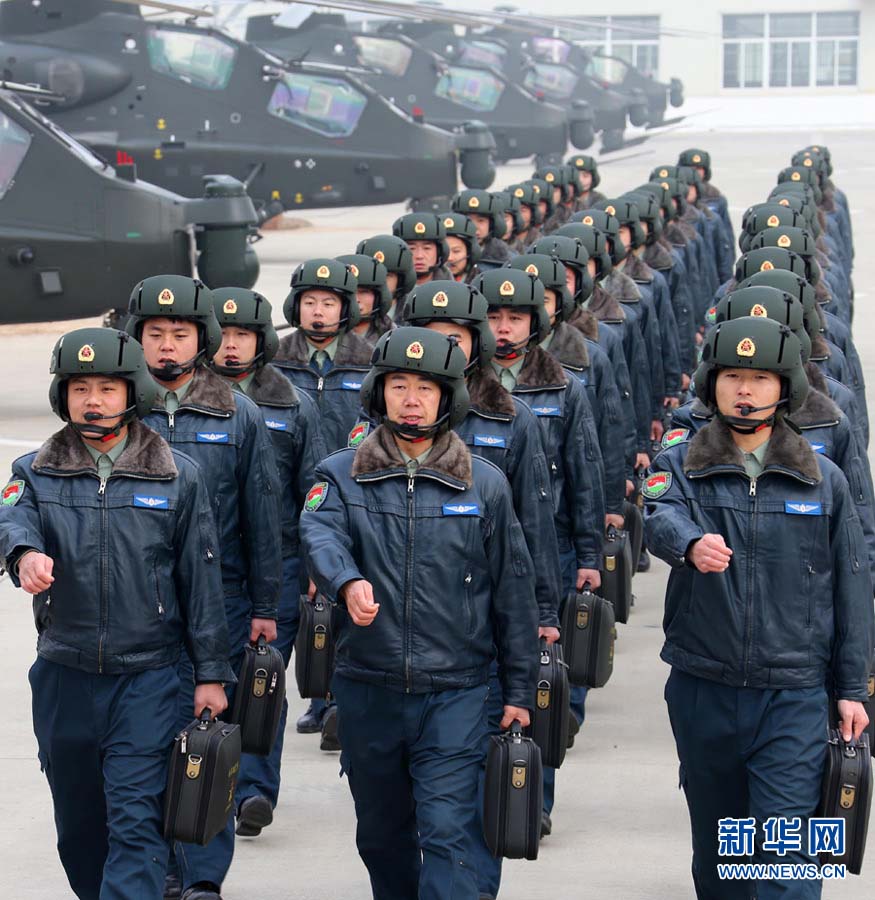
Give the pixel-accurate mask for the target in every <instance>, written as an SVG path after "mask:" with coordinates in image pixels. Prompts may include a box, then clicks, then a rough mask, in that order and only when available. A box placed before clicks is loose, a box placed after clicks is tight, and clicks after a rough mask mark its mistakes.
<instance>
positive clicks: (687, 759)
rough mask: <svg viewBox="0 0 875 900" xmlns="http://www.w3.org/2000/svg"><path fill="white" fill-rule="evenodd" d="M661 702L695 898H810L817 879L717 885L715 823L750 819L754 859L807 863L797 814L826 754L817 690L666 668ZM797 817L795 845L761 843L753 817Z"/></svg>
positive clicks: (813, 789)
mask: <svg viewBox="0 0 875 900" xmlns="http://www.w3.org/2000/svg"><path fill="white" fill-rule="evenodd" d="M665 701H666V703H667V705H668V714H669V718H670V719H671V727H672V731H673V732H674V737H675V743H676V744H677V751H678V758H679V759H680V783H681V786H682V787H683V789H684V793H685V794H686V798H687V805H688V807H689V810H690V826H691V829H692V842H693V864H692V871H693V882H694V884H695V887H696V895H697V897H698V898H699V900H736V898H737V900H748V898H749V897H751V896H756V897H757V900H777V898H781V900H817V898H819V897H820V895H821V882H819V881H759V882H757V883H756V884H752V883H750V882H744V881H721V880H719V878H718V875H717V868H716V867H717V864H718V862H720V863H724V862H728V863H733V862H747V861H749V860H746V859H743V858H741V859H739V858H732V857H726V856H719V855H718V845H719V841H718V835H717V829H718V826H717V820H718V819H721V818H746V817H749V816H752V817H754V818H755V819H756V824H757V841H756V846H755V848H754V854H753V862H754V863H766V864H768V863H796V864H805V863H811V862H815V860H814V859H813V858H812V857H810V856H809V855H808V853H807V852H805V851H806V839H807V820H808V818H809V817H810V816H811V815H813V814H814V812H815V810H816V808H817V805H818V801H819V799H820V786H821V780H822V778H823V768H824V763H825V760H826V728H827V702H828V701H827V693H826V690H825V689H824V688H799V689H796V690H759V689H755V688H735V687H729V686H728V685H724V684H719V683H717V682H714V681H707V680H706V679H704V678H696V677H694V676H692V675H688V674H686V673H684V672H681V671H679V670H677V669H672V671H671V674H670V675H669V678H668V681H667V683H666V686H665ZM773 816H777V817H779V818H780V817H784V818H788V819H792V818H795V817H797V816H798V817H799V818H800V819H801V820H802V831H801V834H802V836H803V844H802V847H803V849H802V851H794V850H789V851H788V852H787V854H786V855H785V856H778V855H777V854H776V853H772V852H766V851H764V850H763V849H762V846H761V842H762V838H763V823H764V822H765V821H766V820H767V819H769V818H771V817H773Z"/></svg>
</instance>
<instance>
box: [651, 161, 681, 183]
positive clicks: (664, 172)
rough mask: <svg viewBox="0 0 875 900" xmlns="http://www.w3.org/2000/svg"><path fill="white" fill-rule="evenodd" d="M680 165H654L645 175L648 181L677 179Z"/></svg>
mask: <svg viewBox="0 0 875 900" xmlns="http://www.w3.org/2000/svg"><path fill="white" fill-rule="evenodd" d="M680 171H681V167H680V166H672V165H664V166H655V167H654V168H653V169H651V170H650V174H649V175H648V176H647V180H648V181H667V180H668V179H670V178H672V179H677V178H679V177H680Z"/></svg>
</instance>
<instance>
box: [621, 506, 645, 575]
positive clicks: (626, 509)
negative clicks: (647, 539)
mask: <svg viewBox="0 0 875 900" xmlns="http://www.w3.org/2000/svg"><path fill="white" fill-rule="evenodd" d="M638 499H641V495H640V494H639V495H638V497H637V498H636V500H638ZM623 517H624V519H625V530H626V532H627V534H628V535H629V546H630V549H631V553H632V576H633V577H634V576H635V573H636V572H637V571H638V560H639V559H641V547H642V546H643V545H644V516H643V513H642V512H641V508H640V507H639V506H638V504H637V502H636V503H629V501H628V500H627V501H626V503H625V504H624V505H623Z"/></svg>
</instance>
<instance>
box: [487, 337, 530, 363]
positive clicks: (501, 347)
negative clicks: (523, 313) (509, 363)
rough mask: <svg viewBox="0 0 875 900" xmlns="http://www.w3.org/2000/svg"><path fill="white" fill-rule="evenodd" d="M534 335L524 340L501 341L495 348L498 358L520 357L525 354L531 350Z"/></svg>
mask: <svg viewBox="0 0 875 900" xmlns="http://www.w3.org/2000/svg"><path fill="white" fill-rule="evenodd" d="M531 339H532V336H531V335H529V336H528V337H527V338H526V339H525V340H524V341H517V342H516V343H513V342H511V341H499V343H498V346H497V347H496V348H495V356H496V359H520V358H521V357H523V356H525V355H526V353H527V352H528V350H529V341H531Z"/></svg>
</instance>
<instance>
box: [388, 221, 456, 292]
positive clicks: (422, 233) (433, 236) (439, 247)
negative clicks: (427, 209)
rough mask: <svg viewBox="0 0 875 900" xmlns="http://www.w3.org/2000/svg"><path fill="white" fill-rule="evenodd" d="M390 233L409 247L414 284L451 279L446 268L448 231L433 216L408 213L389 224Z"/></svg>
mask: <svg viewBox="0 0 875 900" xmlns="http://www.w3.org/2000/svg"><path fill="white" fill-rule="evenodd" d="M392 234H394V235H395V237H399V238H401V240H402V241H404V242H405V243H406V244H407V246H408V247H409V248H410V253H411V255H412V256H413V269H414V271H415V272H416V283H417V284H424V283H425V282H426V281H445V280H447V279H449V278H452V275H451V273H450V270H449V269H448V268H447V266H446V262H447V259H448V258H449V256H450V248H449V247H448V246H447V230H446V228H444V223H443V221H442V220H441V218H440V217H439V216H437V215H436V214H435V213H408V214H407V215H406V216H401V217H400V218H398V219H396V220H395V222H394V223H393V224H392Z"/></svg>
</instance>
